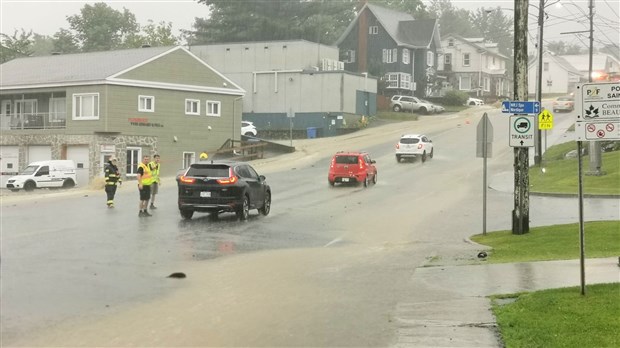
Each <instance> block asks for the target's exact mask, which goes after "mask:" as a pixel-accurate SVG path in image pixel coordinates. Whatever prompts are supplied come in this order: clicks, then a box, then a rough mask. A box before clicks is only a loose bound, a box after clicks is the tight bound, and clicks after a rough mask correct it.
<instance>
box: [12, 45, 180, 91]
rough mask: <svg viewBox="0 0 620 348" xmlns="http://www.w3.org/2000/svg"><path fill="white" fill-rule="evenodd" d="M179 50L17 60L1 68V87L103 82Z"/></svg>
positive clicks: (141, 50)
mask: <svg viewBox="0 0 620 348" xmlns="http://www.w3.org/2000/svg"><path fill="white" fill-rule="evenodd" d="M179 48H181V47H148V48H137V49H128V50H118V51H105V52H90V53H77V54H66V55H52V56H40V57H26V58H17V59H13V60H11V61H8V62H6V63H4V64H2V65H0V86H1V87H9V86H28V85H35V84H36V85H56V84H71V83H81V82H89V81H102V80H105V79H106V78H108V77H110V76H113V75H114V74H117V73H119V72H122V71H124V70H126V69H129V68H131V67H134V66H136V65H139V64H141V63H144V62H146V61H148V60H150V59H153V58H155V57H157V56H160V55H162V54H164V53H167V52H169V51H172V50H175V49H179Z"/></svg>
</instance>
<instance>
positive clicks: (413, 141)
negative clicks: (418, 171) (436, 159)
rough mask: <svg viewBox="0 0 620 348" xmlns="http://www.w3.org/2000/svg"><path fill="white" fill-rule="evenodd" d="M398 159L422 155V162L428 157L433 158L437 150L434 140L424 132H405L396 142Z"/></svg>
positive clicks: (398, 160)
mask: <svg viewBox="0 0 620 348" xmlns="http://www.w3.org/2000/svg"><path fill="white" fill-rule="evenodd" d="M395 152H396V161H397V162H400V160H401V159H403V158H412V159H414V158H416V157H420V159H421V160H422V162H426V158H427V157H429V158H433V155H434V154H435V151H434V149H433V142H432V141H431V140H430V139H429V138H428V137H427V136H426V135H423V134H404V135H402V136H401V137H400V140H399V141H398V143H397V144H396V151H395Z"/></svg>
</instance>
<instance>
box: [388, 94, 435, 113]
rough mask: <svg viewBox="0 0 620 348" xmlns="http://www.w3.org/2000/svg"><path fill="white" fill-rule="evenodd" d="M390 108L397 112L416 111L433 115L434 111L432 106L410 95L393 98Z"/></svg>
mask: <svg viewBox="0 0 620 348" xmlns="http://www.w3.org/2000/svg"><path fill="white" fill-rule="evenodd" d="M390 107H391V108H392V110H394V111H396V112H399V111H408V112H411V111H415V112H419V113H421V114H431V113H433V110H434V108H433V106H432V104H430V103H428V102H424V101H423V100H420V99H418V98H416V97H412V96H408V95H395V96H393V97H392V99H391V101H390Z"/></svg>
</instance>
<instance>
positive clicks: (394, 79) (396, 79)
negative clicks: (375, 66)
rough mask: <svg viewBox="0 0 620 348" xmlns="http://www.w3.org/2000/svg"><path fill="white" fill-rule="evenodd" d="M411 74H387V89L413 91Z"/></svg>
mask: <svg viewBox="0 0 620 348" xmlns="http://www.w3.org/2000/svg"><path fill="white" fill-rule="evenodd" d="M411 80H412V79H411V74H406V73H389V74H385V83H386V87H387V88H399V89H406V90H412V89H413V84H412V83H411Z"/></svg>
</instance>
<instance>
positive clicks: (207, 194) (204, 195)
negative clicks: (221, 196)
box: [200, 191, 211, 197]
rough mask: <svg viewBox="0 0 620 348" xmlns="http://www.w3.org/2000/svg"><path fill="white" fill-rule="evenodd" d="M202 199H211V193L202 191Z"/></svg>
mask: <svg viewBox="0 0 620 348" xmlns="http://www.w3.org/2000/svg"><path fill="white" fill-rule="evenodd" d="M200 197H211V192H210V191H201V192H200Z"/></svg>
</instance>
